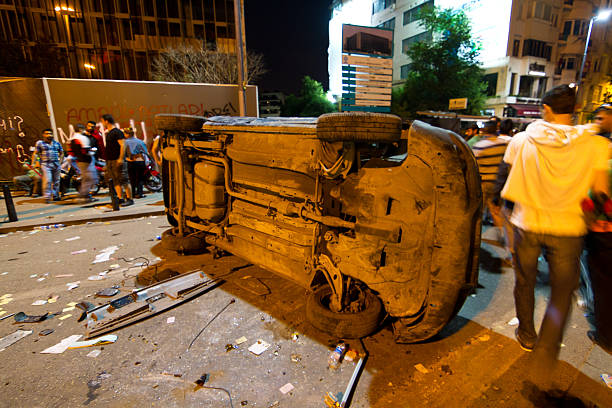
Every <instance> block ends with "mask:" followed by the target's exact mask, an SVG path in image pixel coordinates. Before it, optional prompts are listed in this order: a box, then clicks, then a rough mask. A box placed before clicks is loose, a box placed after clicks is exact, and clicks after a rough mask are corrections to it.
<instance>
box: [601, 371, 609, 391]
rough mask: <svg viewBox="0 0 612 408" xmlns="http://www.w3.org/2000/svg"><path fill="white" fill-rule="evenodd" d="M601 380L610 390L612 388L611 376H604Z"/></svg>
mask: <svg viewBox="0 0 612 408" xmlns="http://www.w3.org/2000/svg"><path fill="white" fill-rule="evenodd" d="M601 379H602V380H603V382H604V383H605V384H606V385H607V386H608V388H612V376H611V375H610V374H602V375H601Z"/></svg>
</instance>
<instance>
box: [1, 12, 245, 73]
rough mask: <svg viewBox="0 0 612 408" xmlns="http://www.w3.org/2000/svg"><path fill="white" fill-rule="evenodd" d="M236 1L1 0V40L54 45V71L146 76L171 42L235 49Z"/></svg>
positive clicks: (28, 46) (27, 48) (25, 46)
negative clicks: (234, 6) (55, 67)
mask: <svg viewBox="0 0 612 408" xmlns="http://www.w3.org/2000/svg"><path fill="white" fill-rule="evenodd" d="M234 29H235V28H234V9H233V1H232V0H0V42H3V43H7V44H16V45H18V46H19V47H21V49H22V52H23V53H24V54H25V56H26V58H28V59H31V58H35V56H34V55H32V50H33V49H34V48H33V47H34V46H35V45H36V44H46V45H48V46H49V47H57V49H58V50H59V58H58V61H57V75H56V76H57V77H72V78H104V79H131V80H148V79H150V77H149V69H150V67H151V65H152V63H153V60H154V58H155V57H156V56H157V55H158V54H159V52H160V51H161V50H163V49H164V48H165V47H167V46H169V45H178V44H188V43H193V44H200V42H203V43H204V44H205V46H208V47H215V48H217V49H218V50H221V51H224V52H234V48H235V34H234Z"/></svg>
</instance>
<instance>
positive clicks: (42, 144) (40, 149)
mask: <svg viewBox="0 0 612 408" xmlns="http://www.w3.org/2000/svg"><path fill="white" fill-rule="evenodd" d="M42 137H43V138H42V140H39V141H38V142H36V147H35V148H34V153H33V154H32V163H34V162H35V160H36V155H38V157H40V169H41V171H42V176H43V187H44V195H45V199H46V200H47V203H49V202H51V200H53V201H60V200H61V198H60V193H59V183H60V164H61V162H62V158H63V156H64V149H63V148H62V145H61V144H60V143H59V142H58V141H57V140H54V139H53V130H51V129H45V130H43V132H42Z"/></svg>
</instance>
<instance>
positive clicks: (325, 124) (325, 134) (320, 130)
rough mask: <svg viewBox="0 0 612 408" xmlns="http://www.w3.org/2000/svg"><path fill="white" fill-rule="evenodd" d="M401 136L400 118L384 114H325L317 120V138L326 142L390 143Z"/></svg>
mask: <svg viewBox="0 0 612 408" xmlns="http://www.w3.org/2000/svg"><path fill="white" fill-rule="evenodd" d="M401 135H402V118H400V117H399V116H396V115H390V114H385V113H369V112H349V113H339V112H335V113H326V114H324V115H321V116H319V119H317V138H319V139H322V140H327V141H352V142H360V141H362V142H384V141H386V142H391V141H396V140H399V139H400V137H401Z"/></svg>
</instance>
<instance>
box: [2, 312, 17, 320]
mask: <svg viewBox="0 0 612 408" xmlns="http://www.w3.org/2000/svg"><path fill="white" fill-rule="evenodd" d="M5 313H6V310H3V311H1V312H0V316H2V315H3V314H5ZM11 316H15V313H11V314H10V315H6V316H4V317H0V320H4V319H8V318H9V317H11Z"/></svg>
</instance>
